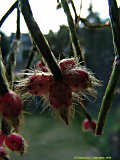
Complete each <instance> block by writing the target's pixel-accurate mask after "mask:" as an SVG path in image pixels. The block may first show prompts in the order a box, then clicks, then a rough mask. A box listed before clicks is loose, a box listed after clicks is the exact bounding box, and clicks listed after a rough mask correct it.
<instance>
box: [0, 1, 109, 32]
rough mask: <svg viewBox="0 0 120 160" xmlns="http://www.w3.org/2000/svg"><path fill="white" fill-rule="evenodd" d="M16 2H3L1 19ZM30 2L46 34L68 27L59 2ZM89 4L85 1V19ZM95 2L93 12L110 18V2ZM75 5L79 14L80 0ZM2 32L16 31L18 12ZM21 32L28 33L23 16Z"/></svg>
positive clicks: (13, 14)
mask: <svg viewBox="0 0 120 160" xmlns="http://www.w3.org/2000/svg"><path fill="white" fill-rule="evenodd" d="M14 2H15V0H3V1H2V3H1V5H0V19H1V18H2V16H3V15H4V14H5V12H6V11H7V10H8V9H9V8H10V6H11V5H12V4H13V3H14ZM29 2H30V5H31V7H32V11H33V15H34V18H35V20H36V21H37V23H38V25H39V27H40V29H41V31H42V32H43V33H44V34H46V33H48V32H49V30H50V29H52V30H53V31H55V32H56V31H57V30H58V29H59V26H60V25H62V24H66V25H67V19H66V15H65V13H64V11H63V9H59V10H56V5H57V0H30V1H29ZM89 2H90V0H83V8H82V11H81V15H82V16H83V17H86V16H87V14H88V12H87V9H88V7H89ZM93 2H94V4H93V10H94V11H97V12H98V13H99V14H100V17H101V18H103V19H105V18H108V17H109V9H108V0H93ZM74 3H75V6H76V8H77V13H78V14H79V6H80V0H74ZM1 30H2V31H3V32H4V33H5V34H7V35H10V34H11V32H15V31H16V10H14V12H13V13H12V14H11V15H10V16H9V17H8V18H7V20H6V21H5V22H4V24H3V25H2V27H1ZM21 32H23V33H26V32H28V30H27V27H26V25H25V23H24V19H23V17H22V16H21Z"/></svg>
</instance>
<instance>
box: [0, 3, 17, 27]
mask: <svg viewBox="0 0 120 160" xmlns="http://www.w3.org/2000/svg"><path fill="white" fill-rule="evenodd" d="M17 5H18V1H16V2H15V3H14V4H13V5H12V6H11V7H10V8H9V10H8V11H7V12H6V13H5V15H4V16H3V17H2V18H1V20H0V27H1V26H2V24H3V23H4V21H5V20H6V18H7V17H8V16H9V15H10V14H11V13H12V11H13V10H14V9H15V8H16V7H17Z"/></svg>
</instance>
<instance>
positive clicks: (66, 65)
mask: <svg viewBox="0 0 120 160" xmlns="http://www.w3.org/2000/svg"><path fill="white" fill-rule="evenodd" d="M59 66H60V69H61V71H62V72H64V71H67V70H70V69H72V68H73V67H75V61H74V59H73V58H68V59H62V60H61V61H60V62H59Z"/></svg>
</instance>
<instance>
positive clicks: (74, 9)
mask: <svg viewBox="0 0 120 160" xmlns="http://www.w3.org/2000/svg"><path fill="white" fill-rule="evenodd" d="M71 5H72V8H73V11H74V14H75V23H77V19H78V15H77V12H76V8H75V5H74V2H73V0H71Z"/></svg>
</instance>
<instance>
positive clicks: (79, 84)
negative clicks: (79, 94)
mask: <svg viewBox="0 0 120 160" xmlns="http://www.w3.org/2000/svg"><path fill="white" fill-rule="evenodd" d="M63 77H64V79H65V81H66V83H67V84H68V85H69V86H70V87H71V89H72V91H81V90H84V89H86V88H88V87H89V86H90V85H91V82H90V79H89V75H88V73H87V72H86V71H84V70H81V69H78V68H77V69H71V70H69V71H68V72H65V73H64V74H63Z"/></svg>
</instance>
